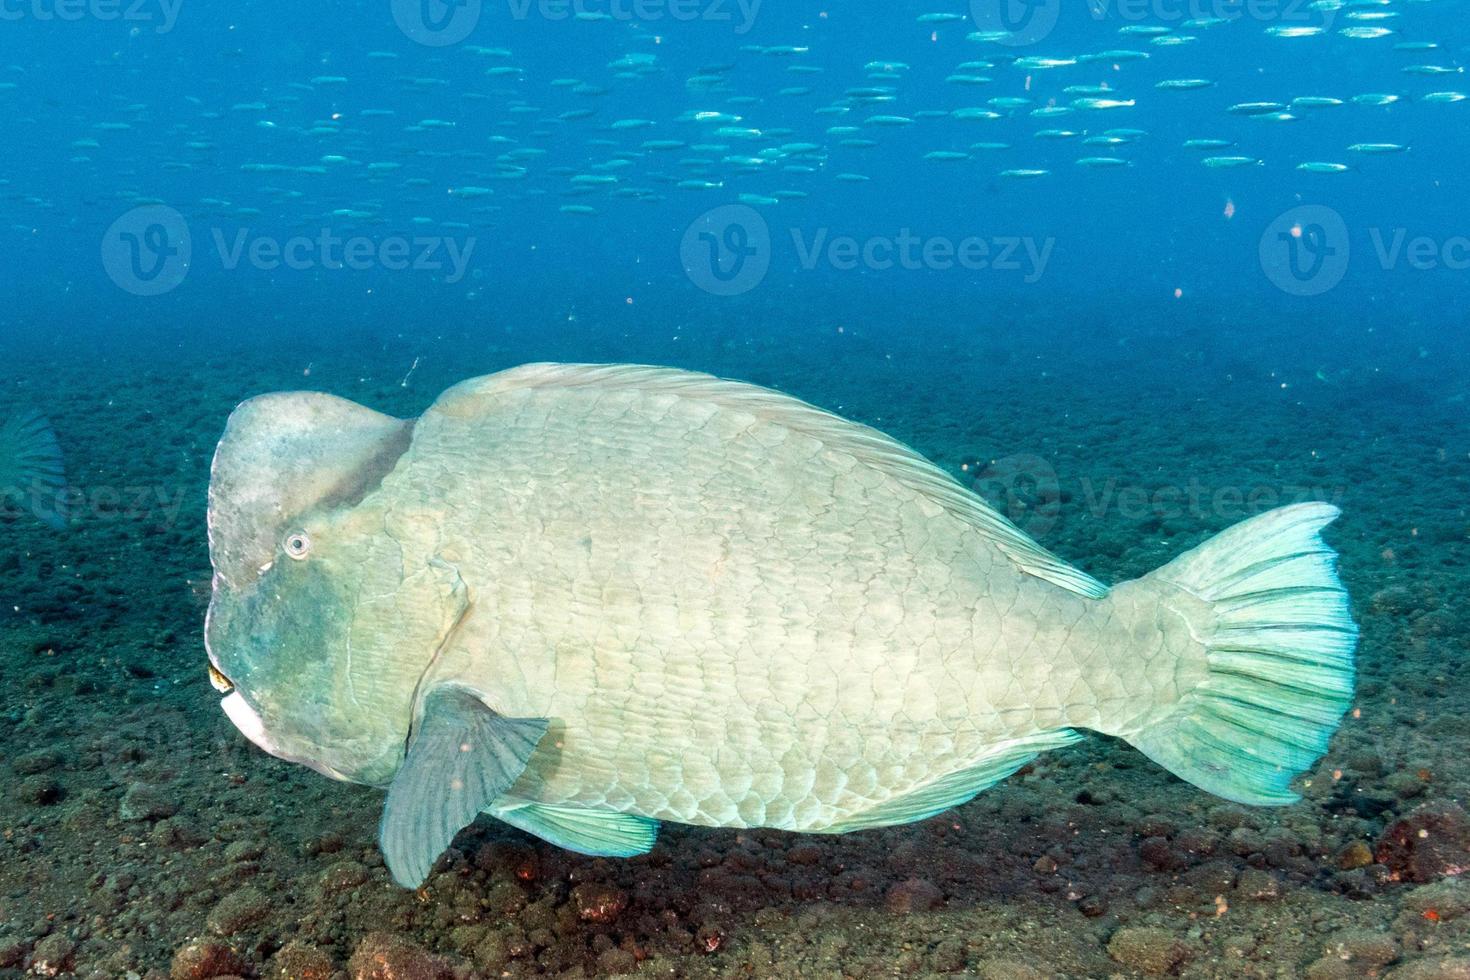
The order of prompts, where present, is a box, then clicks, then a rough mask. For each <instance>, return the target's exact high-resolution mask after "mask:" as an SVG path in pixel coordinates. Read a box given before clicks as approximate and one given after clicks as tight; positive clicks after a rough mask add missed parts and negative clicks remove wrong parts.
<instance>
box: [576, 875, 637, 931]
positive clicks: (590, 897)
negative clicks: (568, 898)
mask: <svg viewBox="0 0 1470 980" xmlns="http://www.w3.org/2000/svg"><path fill="white" fill-rule="evenodd" d="M627 905H628V895H627V893H626V892H623V891H621V890H619V889H617V888H614V887H613V886H612V885H604V884H600V883H597V882H591V881H587V882H583V883H582V884H580V885H578V886H577V887H575V888H573V889H572V907H573V908H575V909H576V910H577V918H579V919H581V920H582V921H583V922H596V923H599V924H606V923H608V922H611V921H613V920H614V919H616V918H617V917H618V915H619V914H620V913H621V912H622V911H623V909H625V908H627Z"/></svg>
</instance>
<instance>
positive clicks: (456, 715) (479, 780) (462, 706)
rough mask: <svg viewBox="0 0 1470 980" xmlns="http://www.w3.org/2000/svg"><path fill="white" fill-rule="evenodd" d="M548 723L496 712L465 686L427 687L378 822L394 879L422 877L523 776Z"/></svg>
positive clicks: (411, 884) (412, 882)
mask: <svg viewBox="0 0 1470 980" xmlns="http://www.w3.org/2000/svg"><path fill="white" fill-rule="evenodd" d="M546 726H547V721H546V719H545V718H506V717H504V716H503V715H498V714H496V713H495V712H494V711H492V710H490V709H489V708H487V707H486V706H485V704H484V702H482V701H481V700H480V699H479V698H477V697H476V696H475V695H473V694H471V693H470V692H469V691H467V690H464V689H462V688H456V687H443V688H438V689H435V690H433V691H431V692H429V694H428V695H427V696H426V697H425V698H424V709H423V715H422V717H421V719H420V720H419V723H418V726H417V727H416V728H415V729H414V732H413V735H412V737H411V738H410V739H409V743H408V755H407V756H406V757H405V758H404V760H403V766H402V767H401V768H400V769H399V770H398V775H397V776H395V777H394V778H393V783H392V785H390V786H389V787H388V802H387V803H386V804H385V805H384V807H383V819H382V822H381V823H380V824H379V826H378V843H379V846H380V847H381V848H382V851H383V859H384V860H385V861H386V862H387V864H388V870H389V871H390V872H392V874H393V880H394V881H396V882H398V883H399V884H400V885H402V886H404V887H405V888H417V887H418V886H419V885H420V884H422V883H423V881H424V879H425V878H427V877H428V876H429V869H430V868H432V867H433V864H434V860H435V858H437V857H438V856H439V855H440V854H442V853H444V850H445V849H446V848H448V847H449V844H450V842H451V841H453V840H454V835H455V834H457V833H459V831H460V830H462V829H463V828H465V827H467V826H469V825H470V823H472V822H473V821H474V819H475V815H476V814H477V813H479V812H480V811H481V810H483V809H485V808H486V807H488V806H489V805H490V804H491V803H492V802H494V800H495V798H496V797H497V796H499V795H500V794H502V793H504V792H505V791H506V790H507V789H509V788H510V787H511V785H512V784H513V783H514V782H515V781H516V780H517V779H519V778H520V775H521V773H522V772H523V771H524V770H525V768H526V762H527V761H528V760H529V759H530V758H531V753H532V752H533V751H534V750H535V748H536V743H537V742H539V741H540V740H541V736H543V735H545V734H546Z"/></svg>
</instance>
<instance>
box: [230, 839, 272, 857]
mask: <svg viewBox="0 0 1470 980" xmlns="http://www.w3.org/2000/svg"><path fill="white" fill-rule="evenodd" d="M264 853H265V845H264V844H261V843H258V842H256V841H253V840H237V841H234V842H233V843H231V844H230V845H228V846H227V847H226V848H225V860H226V861H254V860H255V859H256V858H258V857H260V856H261V855H262V854H264Z"/></svg>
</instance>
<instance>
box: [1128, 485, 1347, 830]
mask: <svg viewBox="0 0 1470 980" xmlns="http://www.w3.org/2000/svg"><path fill="white" fill-rule="evenodd" d="M1337 515H1338V510H1337V508H1336V507H1332V506H1330V505H1328V504H1320V503H1314V504H1298V505H1295V506H1291V507H1283V508H1281V509H1279V510H1273V511H1270V512H1269V513H1266V514H1262V515H1260V516H1259V517H1255V518H1252V519H1250V520H1247V521H1244V522H1242V523H1240V524H1237V525H1235V526H1234V527H1232V528H1229V529H1228V530H1226V531H1224V532H1223V533H1221V534H1219V535H1217V536H1216V537H1214V538H1211V539H1210V540H1209V541H1206V542H1205V543H1204V544H1202V545H1200V546H1199V547H1197V548H1195V549H1194V550H1193V551H1189V552H1186V553H1185V554H1183V555H1180V556H1179V557H1178V558H1176V559H1175V560H1174V561H1172V562H1170V563H1169V564H1167V565H1165V566H1164V567H1163V568H1160V569H1158V570H1157V571H1155V572H1153V573H1152V574H1151V575H1150V576H1148V578H1154V579H1162V580H1164V581H1166V582H1169V583H1171V584H1173V585H1175V586H1178V587H1179V588H1182V589H1184V590H1186V591H1188V592H1190V593H1192V594H1193V595H1195V596H1197V597H1198V598H1200V599H1203V600H1206V601H1208V602H1210V603H1213V605H1214V608H1215V613H1216V616H1217V619H1216V625H1215V629H1214V632H1213V634H1212V635H1209V636H1204V637H1200V640H1201V642H1202V643H1203V644H1204V646H1205V653H1206V660H1207V663H1208V669H1209V673H1208V675H1207V677H1206V678H1205V680H1204V681H1202V682H1201V683H1200V684H1199V685H1198V686H1197V687H1195V688H1194V689H1193V690H1192V691H1190V692H1188V693H1187V694H1185V696H1184V697H1183V699H1182V700H1181V701H1180V703H1179V705H1178V707H1177V708H1176V709H1175V711H1174V713H1173V714H1171V715H1169V716H1168V717H1167V718H1166V719H1165V720H1164V721H1162V722H1161V723H1159V724H1156V725H1153V726H1152V727H1150V728H1148V729H1146V730H1144V731H1143V732H1142V733H1141V734H1138V735H1135V736H1133V737H1132V738H1130V741H1131V742H1132V743H1133V744H1134V745H1135V746H1136V747H1137V748H1138V749H1140V750H1141V751H1142V752H1143V753H1144V754H1146V755H1147V756H1148V757H1149V758H1151V759H1153V760H1154V761H1155V762H1157V763H1159V764H1160V765H1162V766H1164V767H1165V768H1167V769H1168V770H1169V771H1170V772H1172V773H1174V774H1175V775H1176V776H1179V777H1180V778H1181V779H1185V780H1188V781H1189V782H1191V783H1193V784H1194V785H1196V786H1198V787H1200V788H1201V789H1205V790H1208V791H1209V792H1211V793H1214V794H1216V795H1217V796H1223V797H1225V798H1226V799H1229V800H1235V801H1236V802H1238V803H1251V804H1259V805H1280V804H1284V803H1291V802H1294V801H1295V800H1296V799H1297V798H1298V797H1297V794H1295V793H1293V792H1292V791H1291V790H1290V789H1289V788H1288V787H1289V784H1290V783H1291V780H1292V779H1293V778H1294V777H1295V776H1297V775H1299V774H1300V773H1302V772H1304V771H1305V770H1306V769H1308V768H1309V767H1311V766H1312V765H1313V764H1314V763H1315V762H1316V761H1317V760H1318V759H1319V758H1321V756H1322V754H1323V753H1324V752H1326V751H1327V743H1328V740H1329V739H1330V738H1331V737H1332V733H1333V732H1334V731H1336V729H1337V725H1338V722H1339V721H1340V720H1341V718H1342V715H1343V713H1344V712H1345V711H1346V710H1347V709H1348V706H1349V704H1350V703H1351V701H1352V694H1353V650H1354V648H1355V647H1356V645H1357V639H1358V628H1357V625H1356V624H1355V623H1354V622H1353V620H1352V616H1351V613H1350V612H1349V609H1348V597H1347V593H1346V591H1344V589H1343V587H1342V584H1341V583H1340V582H1339V581H1338V579H1337V573H1336V558H1337V555H1336V553H1334V552H1333V551H1332V549H1331V548H1329V547H1328V546H1327V545H1326V544H1325V543H1323V541H1322V538H1321V536H1320V532H1321V530H1322V528H1323V527H1325V526H1326V525H1327V524H1329V523H1331V522H1332V521H1333V520H1334V519H1335V518H1336V517H1337Z"/></svg>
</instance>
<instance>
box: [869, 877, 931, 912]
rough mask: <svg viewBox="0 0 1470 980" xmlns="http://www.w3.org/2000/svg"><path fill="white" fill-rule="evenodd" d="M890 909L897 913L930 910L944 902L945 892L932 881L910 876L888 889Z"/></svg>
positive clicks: (885, 898)
mask: <svg viewBox="0 0 1470 980" xmlns="http://www.w3.org/2000/svg"><path fill="white" fill-rule="evenodd" d="M883 901H884V904H885V905H887V906H888V911H890V912H892V913H894V914H896V915H910V914H912V913H914V912H928V911H930V910H931V909H937V908H939V906H941V905H943V904H944V893H943V892H941V891H940V890H939V889H938V888H937V887H935V886H934V884H933V883H932V882H928V881H925V880H924V879H922V878H909V879H908V880H906V881H900V882H899V883H898V884H896V885H893V886H892V887H891V888H889V889H888V894H887V895H886V896H885V897H884V900H883Z"/></svg>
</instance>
